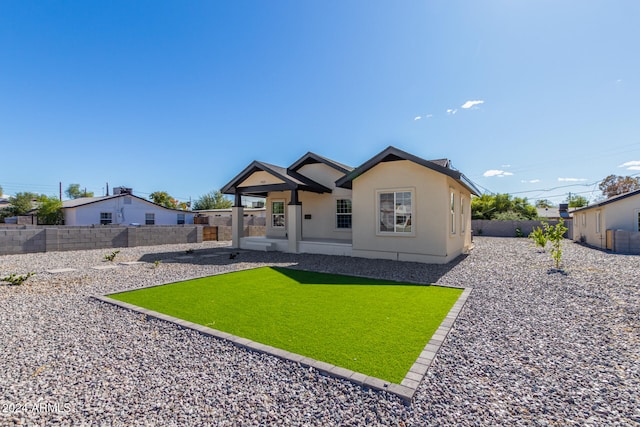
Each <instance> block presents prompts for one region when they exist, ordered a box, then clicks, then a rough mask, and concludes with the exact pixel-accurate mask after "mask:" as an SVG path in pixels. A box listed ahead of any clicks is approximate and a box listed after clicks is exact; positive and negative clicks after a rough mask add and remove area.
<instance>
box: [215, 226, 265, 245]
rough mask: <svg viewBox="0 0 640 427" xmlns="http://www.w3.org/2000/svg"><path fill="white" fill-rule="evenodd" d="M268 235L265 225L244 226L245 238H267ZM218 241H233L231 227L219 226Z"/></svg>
mask: <svg viewBox="0 0 640 427" xmlns="http://www.w3.org/2000/svg"><path fill="white" fill-rule="evenodd" d="M266 235H267V227H265V226H264V225H245V226H244V236H245V237H253V236H266ZM218 240H220V241H223V240H229V241H231V240H232V237H231V226H230V225H218Z"/></svg>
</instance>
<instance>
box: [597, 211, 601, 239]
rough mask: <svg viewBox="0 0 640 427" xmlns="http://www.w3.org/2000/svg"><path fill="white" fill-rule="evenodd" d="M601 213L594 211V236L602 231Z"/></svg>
mask: <svg viewBox="0 0 640 427" xmlns="http://www.w3.org/2000/svg"><path fill="white" fill-rule="evenodd" d="M601 222H602V213H601V211H596V234H598V233H600V232H601V229H602V223H601Z"/></svg>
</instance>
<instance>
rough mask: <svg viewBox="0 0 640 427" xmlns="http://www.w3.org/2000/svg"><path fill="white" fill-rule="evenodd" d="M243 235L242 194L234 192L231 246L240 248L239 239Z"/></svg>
mask: <svg viewBox="0 0 640 427" xmlns="http://www.w3.org/2000/svg"><path fill="white" fill-rule="evenodd" d="M243 237H244V207H243V206H242V195H241V194H240V193H239V192H236V197H235V204H234V206H233V207H232V208H231V247H232V248H237V249H240V239H241V238H243Z"/></svg>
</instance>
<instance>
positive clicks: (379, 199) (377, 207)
mask: <svg viewBox="0 0 640 427" xmlns="http://www.w3.org/2000/svg"><path fill="white" fill-rule="evenodd" d="M221 191H222V192H223V193H224V194H233V195H235V205H234V207H233V208H232V210H233V225H232V228H233V230H232V235H233V247H236V248H244V249H259V250H278V251H284V252H291V253H320V254H334V255H351V256H355V257H364V258H377V259H392V260H399V261H416V262H425V263H437V264H444V263H447V262H449V261H452V260H453V259H455V258H456V257H458V256H459V255H460V254H462V253H464V252H466V251H468V250H469V249H470V248H471V245H472V244H471V196H472V195H479V193H480V192H479V191H478V190H477V188H476V187H475V185H474V184H473V183H472V182H471V181H469V180H468V179H467V178H466V177H465V176H464V175H463V174H462V173H461V172H459V171H457V170H455V169H453V168H452V167H451V163H450V162H449V160H447V159H440V160H425V159H422V158H420V157H417V156H414V155H412V154H409V153H407V152H405V151H402V150H399V149H398V148H395V147H388V148H387V149H385V150H383V151H382V152H380V153H378V154H377V155H375V156H374V157H372V158H371V159H369V160H367V161H366V162H364V163H363V164H362V165H360V166H358V167H356V168H352V167H350V166H347V165H344V164H342V163H338V162H336V161H334V160H331V159H328V158H326V157H322V156H320V155H318V154H315V153H311V152H309V153H307V154H305V155H304V156H302V157H301V158H300V159H298V160H297V161H295V162H294V163H293V164H292V165H290V166H289V167H287V168H285V167H280V166H276V165H272V164H269V163H264V162H260V161H254V162H252V163H251V164H250V165H248V166H247V167H246V168H245V169H244V170H243V171H242V172H240V173H239V174H238V175H237V176H236V177H235V178H233V179H232V180H231V181H230V182H229V183H228V184H226V185H225V186H224V187H223V188H222V190H221ZM242 196H254V197H264V198H266V210H267V211H266V214H267V221H266V236H265V237H245V236H243V228H242V221H237V219H238V218H242V217H243V207H242V203H241V201H242Z"/></svg>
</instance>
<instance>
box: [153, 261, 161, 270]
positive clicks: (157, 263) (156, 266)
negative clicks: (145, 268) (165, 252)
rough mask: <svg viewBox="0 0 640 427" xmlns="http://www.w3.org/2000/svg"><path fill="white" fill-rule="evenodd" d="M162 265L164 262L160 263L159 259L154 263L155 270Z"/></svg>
mask: <svg viewBox="0 0 640 427" xmlns="http://www.w3.org/2000/svg"><path fill="white" fill-rule="evenodd" d="M160 264H162V261H160V260H159V259H157V260H155V261H153V268H158V267H159V266H160Z"/></svg>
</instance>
